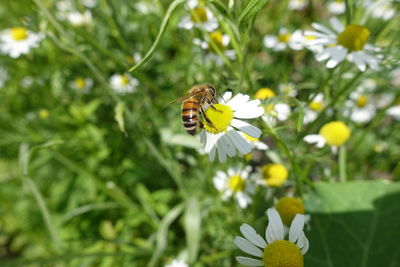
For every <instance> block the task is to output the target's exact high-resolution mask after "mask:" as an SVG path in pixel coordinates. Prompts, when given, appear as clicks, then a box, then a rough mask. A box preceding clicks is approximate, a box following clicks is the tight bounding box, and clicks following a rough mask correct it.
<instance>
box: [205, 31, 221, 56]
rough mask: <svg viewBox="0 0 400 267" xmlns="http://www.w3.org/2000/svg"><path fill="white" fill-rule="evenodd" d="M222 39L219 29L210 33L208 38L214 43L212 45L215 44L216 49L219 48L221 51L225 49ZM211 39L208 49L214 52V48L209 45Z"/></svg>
mask: <svg viewBox="0 0 400 267" xmlns="http://www.w3.org/2000/svg"><path fill="white" fill-rule="evenodd" d="M222 39H223V35H222V33H221V32H220V31H213V32H212V33H211V34H210V40H211V41H212V42H213V43H214V45H216V46H217V47H218V49H219V50H221V51H223V50H224V49H225V46H224V43H223V41H222ZM211 41H210V44H209V46H208V47H209V49H210V51H212V52H216V51H215V50H216V49H215V48H214V47H213V46H212V45H211Z"/></svg>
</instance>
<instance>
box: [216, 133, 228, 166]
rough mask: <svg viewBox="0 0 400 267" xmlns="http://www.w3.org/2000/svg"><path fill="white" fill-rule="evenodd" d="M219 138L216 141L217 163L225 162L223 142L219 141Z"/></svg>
mask: <svg viewBox="0 0 400 267" xmlns="http://www.w3.org/2000/svg"><path fill="white" fill-rule="evenodd" d="M220 140H221V138H219V139H218V142H217V152H218V159H219V162H222V163H223V162H226V154H227V152H226V149H225V145H224V144H223V142H221V141H220Z"/></svg>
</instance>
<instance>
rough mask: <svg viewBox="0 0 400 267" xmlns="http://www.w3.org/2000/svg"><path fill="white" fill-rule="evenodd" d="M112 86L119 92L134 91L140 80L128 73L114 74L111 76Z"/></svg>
mask: <svg viewBox="0 0 400 267" xmlns="http://www.w3.org/2000/svg"><path fill="white" fill-rule="evenodd" d="M110 85H111V88H112V89H114V90H115V91H116V92H117V93H120V94H125V93H133V92H135V91H136V87H137V86H138V85H139V81H138V80H137V79H136V78H134V77H132V76H131V75H130V74H128V73H124V74H114V75H112V76H111V78H110Z"/></svg>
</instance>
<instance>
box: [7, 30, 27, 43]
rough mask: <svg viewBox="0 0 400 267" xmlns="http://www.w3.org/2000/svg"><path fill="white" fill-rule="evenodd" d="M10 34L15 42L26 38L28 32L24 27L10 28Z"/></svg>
mask: <svg viewBox="0 0 400 267" xmlns="http://www.w3.org/2000/svg"><path fill="white" fill-rule="evenodd" d="M10 34H11V37H12V38H13V39H14V40H15V41H22V40H25V39H26V38H28V30H27V29H25V28H24V27H14V28H11V31H10Z"/></svg>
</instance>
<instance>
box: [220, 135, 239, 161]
mask: <svg viewBox="0 0 400 267" xmlns="http://www.w3.org/2000/svg"><path fill="white" fill-rule="evenodd" d="M220 142H222V143H223V144H224V146H225V150H226V152H227V154H228V156H229V157H233V156H235V154H236V150H235V147H234V146H233V144H232V143H231V142H230V140H229V138H228V136H227V135H226V134H224V135H223V136H222V137H221V138H220Z"/></svg>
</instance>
